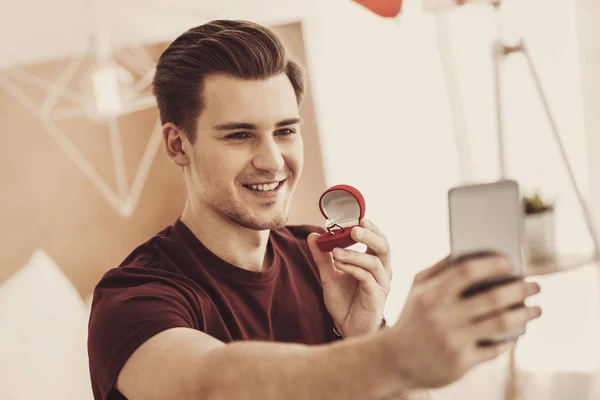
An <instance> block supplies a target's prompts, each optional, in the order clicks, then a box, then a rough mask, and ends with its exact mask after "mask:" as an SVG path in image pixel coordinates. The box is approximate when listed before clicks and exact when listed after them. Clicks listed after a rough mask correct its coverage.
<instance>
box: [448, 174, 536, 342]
mask: <svg viewBox="0 0 600 400" xmlns="http://www.w3.org/2000/svg"><path fill="white" fill-rule="evenodd" d="M448 206H449V217H450V218H449V225H450V244H451V264H453V265H458V264H461V263H464V262H468V260H470V259H475V258H485V257H492V256H494V255H500V256H504V257H506V259H507V261H508V262H509V263H510V265H511V266H512V268H511V270H510V272H508V273H506V274H503V275H501V276H496V277H493V278H489V279H486V280H483V281H481V282H478V283H476V284H475V285H473V286H471V287H469V288H467V289H466V290H465V291H464V292H463V297H465V298H473V297H476V296H477V295H479V294H482V293H484V292H488V291H490V290H492V289H494V288H497V287H499V286H503V285H508V284H510V283H511V282H515V281H517V280H523V279H524V277H525V266H524V262H523V251H522V244H521V237H522V214H523V207H522V197H521V192H520V188H519V185H518V183H517V182H516V181H514V180H501V181H497V182H492V183H483V184H473V185H463V186H458V187H455V188H452V189H450V191H449V192H448ZM482 299H483V297H482ZM482 301H485V299H483V300H482ZM522 306H524V304H512V305H510V306H509V307H507V308H508V309H514V308H517V307H522ZM524 333H525V325H523V327H522V328H519V329H517V330H514V331H512V332H510V333H508V334H507V335H500V336H495V337H491V338H484V339H482V340H481V343H482V344H493V343H499V342H503V341H507V340H513V339H515V338H517V337H518V336H520V335H522V334H524Z"/></svg>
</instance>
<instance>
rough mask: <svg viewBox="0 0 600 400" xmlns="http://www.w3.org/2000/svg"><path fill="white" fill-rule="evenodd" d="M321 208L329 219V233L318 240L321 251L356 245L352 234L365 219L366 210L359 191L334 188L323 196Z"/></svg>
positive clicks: (338, 186) (344, 186) (347, 187)
mask: <svg viewBox="0 0 600 400" xmlns="http://www.w3.org/2000/svg"><path fill="white" fill-rule="evenodd" d="M319 208H320V209H321V213H322V214H323V216H324V217H325V218H327V222H326V223H325V228H326V229H327V232H325V233H324V234H322V235H321V236H320V237H319V238H318V239H317V245H318V246H319V249H321V251H332V250H333V249H334V248H336V247H340V248H346V247H349V246H352V245H353V244H355V243H356V242H355V241H354V240H353V239H352V238H351V237H350V232H352V228H353V227H355V226H357V225H359V223H360V220H361V219H362V218H364V216H365V208H366V205H365V199H364V198H363V195H362V194H361V193H360V192H359V191H358V189H356V188H355V187H352V186H350V185H335V186H332V187H330V188H329V189H327V190H326V191H325V193H323V194H322V195H321V198H320V199H319Z"/></svg>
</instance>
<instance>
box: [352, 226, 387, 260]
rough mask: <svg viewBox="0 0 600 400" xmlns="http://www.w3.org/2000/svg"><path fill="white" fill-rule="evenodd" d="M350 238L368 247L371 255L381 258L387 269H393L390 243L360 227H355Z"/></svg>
mask: <svg viewBox="0 0 600 400" xmlns="http://www.w3.org/2000/svg"><path fill="white" fill-rule="evenodd" d="M350 236H351V237H352V239H354V240H355V241H356V242H358V243H363V244H364V245H366V246H367V247H368V248H369V250H371V251H370V253H371V254H373V255H375V256H377V257H379V259H380V260H381V263H382V264H383V265H384V267H386V268H391V263H390V245H389V244H388V241H387V240H386V239H385V238H383V237H381V236H379V235H378V234H376V233H375V232H373V231H371V230H368V229H365V228H363V227H360V226H355V227H354V228H352V231H351V232H350Z"/></svg>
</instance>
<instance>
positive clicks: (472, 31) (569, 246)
mask: <svg viewBox="0 0 600 400" xmlns="http://www.w3.org/2000/svg"><path fill="white" fill-rule="evenodd" d="M505 7H506V8H505V9H504V11H503V13H502V14H501V15H502V17H503V25H502V26H503V30H504V33H505V36H510V37H511V38H515V37H518V36H519V35H518V33H519V32H520V33H521V34H522V36H523V37H524V38H525V40H526V43H527V45H528V48H529V49H530V53H531V56H532V58H533V60H534V63H535V65H536V69H537V72H538V73H539V76H540V79H541V81H542V85H543V87H544V90H545V92H546V94H547V98H548V101H549V103H550V107H551V108H552V112H553V114H554V117H555V120H556V123H557V125H558V128H559V131H560V134H561V137H562V140H563V142H564V145H565V147H566V150H567V153H568V156H569V157H570V160H571V162H572V167H573V169H574V172H575V175H576V177H577V180H578V183H579V184H580V187H581V189H582V191H583V192H584V195H588V194H589V184H588V183H589V182H588V154H587V153H586V137H585V130H584V124H583V106H582V100H581V83H580V74H579V58H578V46H577V36H576V24H575V13H574V1H573V0H506V1H505ZM449 20H450V22H448V23H446V24H445V26H446V29H447V32H446V34H448V35H450V36H451V40H450V47H451V50H452V52H453V57H454V60H453V61H454V62H455V65H454V70H455V71H456V79H457V82H458V87H459V89H460V100H462V102H463V108H464V112H465V116H464V117H465V129H466V135H467V137H468V148H467V149H466V150H467V151H468V154H469V155H470V161H471V168H472V171H471V174H470V175H471V177H472V178H473V179H474V180H490V179H496V178H497V177H499V168H498V153H497V142H496V136H495V135H496V125H495V114H494V112H495V98H494V92H493V75H492V70H493V64H492V57H491V54H492V51H491V46H492V43H493V42H494V40H495V39H496V37H497V25H496V14H495V12H494V11H493V9H492V8H491V7H485V6H469V7H463V8H462V9H460V10H457V11H456V12H454V13H453V15H452V16H451V18H449ZM508 33H512V34H508ZM502 77H503V91H504V96H503V100H504V102H503V104H504V112H503V120H504V122H505V133H506V147H505V149H506V158H507V168H508V176H509V177H510V178H515V179H518V180H519V181H520V182H521V184H522V186H523V189H524V190H525V191H526V192H530V191H533V190H535V189H538V188H539V189H541V190H542V193H543V194H545V195H547V196H548V197H550V198H554V197H555V198H557V228H558V230H557V240H558V247H559V250H560V251H562V252H577V253H578V252H589V251H591V250H592V242H591V239H590V237H589V235H588V233H587V230H586V227H585V224H584V220H583V214H582V211H581V209H580V207H579V204H578V202H577V199H576V197H575V193H574V191H573V189H572V187H571V185H570V183H569V181H568V176H567V173H566V170H565V168H564V166H563V164H562V159H561V157H560V153H559V150H558V147H557V146H556V143H555V141H554V138H553V136H552V132H551V130H550V125H549V123H548V120H547V118H546V115H545V114H544V112H543V108H542V105H541V102H540V99H539V97H538V93H537V91H536V89H535V86H534V84H533V80H532V78H531V75H530V72H529V70H528V69H527V64H526V60H525V58H524V57H523V56H522V55H520V54H515V55H511V56H509V57H508V58H506V59H505V63H504V68H503V72H502ZM590 165H591V164H590Z"/></svg>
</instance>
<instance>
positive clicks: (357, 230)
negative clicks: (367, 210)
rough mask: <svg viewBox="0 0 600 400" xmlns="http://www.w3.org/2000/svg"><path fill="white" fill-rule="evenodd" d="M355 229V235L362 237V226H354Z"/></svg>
mask: <svg viewBox="0 0 600 400" xmlns="http://www.w3.org/2000/svg"><path fill="white" fill-rule="evenodd" d="M354 229H355V230H356V237H357V238H359V239H362V237H363V230H362V228H354Z"/></svg>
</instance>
